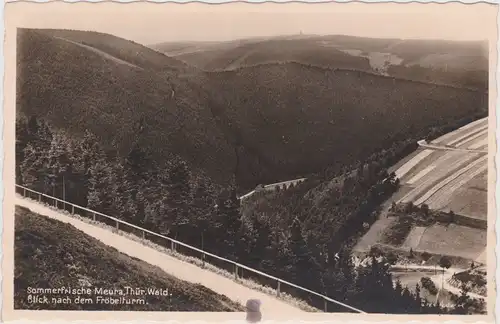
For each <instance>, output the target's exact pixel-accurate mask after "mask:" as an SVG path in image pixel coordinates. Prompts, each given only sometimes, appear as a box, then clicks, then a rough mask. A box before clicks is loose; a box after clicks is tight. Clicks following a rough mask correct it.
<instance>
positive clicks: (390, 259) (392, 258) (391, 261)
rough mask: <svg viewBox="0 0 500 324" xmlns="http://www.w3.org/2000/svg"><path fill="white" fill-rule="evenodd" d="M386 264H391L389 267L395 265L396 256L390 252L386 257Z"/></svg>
mask: <svg viewBox="0 0 500 324" xmlns="http://www.w3.org/2000/svg"><path fill="white" fill-rule="evenodd" d="M387 262H389V264H391V265H394V264H396V263H397V262H398V256H397V255H396V254H395V253H393V252H390V253H389V254H388V255H387Z"/></svg>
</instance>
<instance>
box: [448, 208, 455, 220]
mask: <svg viewBox="0 0 500 324" xmlns="http://www.w3.org/2000/svg"><path fill="white" fill-rule="evenodd" d="M448 217H449V219H450V223H454V222H455V213H454V212H453V210H450V211H449V212H448Z"/></svg>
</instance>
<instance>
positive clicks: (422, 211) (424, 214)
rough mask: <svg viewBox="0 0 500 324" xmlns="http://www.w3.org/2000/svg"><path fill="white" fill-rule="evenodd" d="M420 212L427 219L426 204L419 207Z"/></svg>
mask: <svg viewBox="0 0 500 324" xmlns="http://www.w3.org/2000/svg"><path fill="white" fill-rule="evenodd" d="M420 212H421V213H422V215H423V216H424V217H425V218H427V217H428V216H429V206H428V205H427V204H422V205H420Z"/></svg>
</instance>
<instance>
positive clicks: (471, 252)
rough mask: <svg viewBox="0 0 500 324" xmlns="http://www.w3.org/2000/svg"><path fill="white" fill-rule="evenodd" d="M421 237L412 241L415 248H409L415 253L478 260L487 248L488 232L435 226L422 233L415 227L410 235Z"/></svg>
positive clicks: (458, 226)
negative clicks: (420, 252)
mask: <svg viewBox="0 0 500 324" xmlns="http://www.w3.org/2000/svg"><path fill="white" fill-rule="evenodd" d="M412 233H415V236H419V238H418V239H416V240H412V241H413V242H412V243H417V244H418V245H415V246H408V248H412V249H413V250H414V251H427V252H429V253H432V254H442V255H451V256H459V257H465V258H468V259H471V260H476V259H477V258H478V257H479V256H480V254H481V253H482V252H483V251H484V249H485V248H486V232H485V231H483V230H480V229H476V228H470V227H466V226H460V225H455V224H450V225H447V226H445V225H438V224H434V225H432V226H430V227H428V228H426V229H425V231H422V230H421V228H419V227H415V228H413V229H412V232H410V234H409V235H408V236H409V237H411V236H413V234H412Z"/></svg>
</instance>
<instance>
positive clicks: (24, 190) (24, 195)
mask: <svg viewBox="0 0 500 324" xmlns="http://www.w3.org/2000/svg"><path fill="white" fill-rule="evenodd" d="M23 197H26V188H23Z"/></svg>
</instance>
